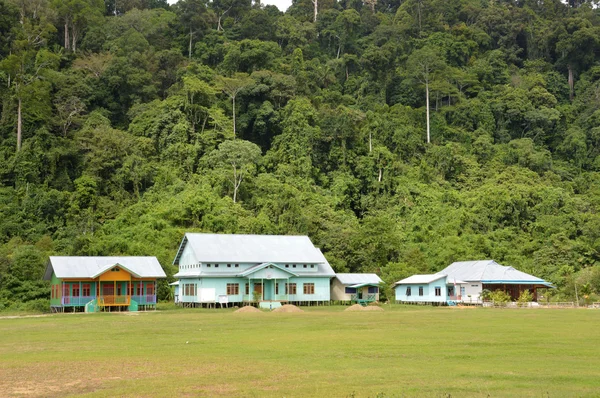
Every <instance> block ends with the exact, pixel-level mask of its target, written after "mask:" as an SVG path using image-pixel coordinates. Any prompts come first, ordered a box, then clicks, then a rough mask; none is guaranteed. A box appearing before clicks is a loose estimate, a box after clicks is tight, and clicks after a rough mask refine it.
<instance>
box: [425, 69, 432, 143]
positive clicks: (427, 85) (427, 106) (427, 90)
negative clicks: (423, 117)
mask: <svg viewBox="0 0 600 398" xmlns="http://www.w3.org/2000/svg"><path fill="white" fill-rule="evenodd" d="M425 109H426V110H427V143H428V144H429V143H431V136H430V133H429V81H426V82H425Z"/></svg>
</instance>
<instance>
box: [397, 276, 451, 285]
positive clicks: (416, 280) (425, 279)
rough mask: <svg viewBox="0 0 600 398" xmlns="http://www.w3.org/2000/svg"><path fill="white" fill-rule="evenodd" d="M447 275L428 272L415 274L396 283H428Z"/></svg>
mask: <svg viewBox="0 0 600 398" xmlns="http://www.w3.org/2000/svg"><path fill="white" fill-rule="evenodd" d="M445 277H446V275H441V274H428V275H413V276H409V277H408V278H404V279H402V280H401V281H398V282H396V285H418V284H427V283H431V282H433V281H437V280H438V279H441V278H445Z"/></svg>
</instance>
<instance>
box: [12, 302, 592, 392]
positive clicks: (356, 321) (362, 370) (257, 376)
mask: <svg viewBox="0 0 600 398" xmlns="http://www.w3.org/2000/svg"><path fill="white" fill-rule="evenodd" d="M385 308H386V311H385V312H359V313H350V312H342V309H343V308H342V307H321V308H311V309H307V312H305V313H303V314H285V313H261V314H233V313H232V310H228V309H225V310H220V309H219V310H178V311H158V312H154V313H141V314H139V315H118V314H89V315H88V314H76V315H73V314H65V315H54V316H47V317H40V318H20V319H0V336H1V339H0V385H3V387H2V391H3V392H2V393H0V394H1V395H5V394H8V395H15V396H22V395H25V394H27V396H36V395H38V396H66V395H89V396H227V397H229V396H235V397H237V396H244V397H265V396H277V397H311V396H312V397H347V396H355V397H375V396H377V395H378V394H380V396H386V397H388V396H389V397H392V396H393V397H414V396H425V397H432V396H433V397H446V396H448V395H451V396H453V397H464V396H476V397H487V396H491V397H500V396H505V397H508V396H510V397H516V396H519V397H523V396H531V397H548V396H549V397H565V396H577V397H579V396H598V395H599V394H600V377H599V370H598V369H600V333H598V330H600V312H598V311H595V310H544V309H522V310H499V309H452V308H425V307H403V306H393V307H391V308H390V307H385Z"/></svg>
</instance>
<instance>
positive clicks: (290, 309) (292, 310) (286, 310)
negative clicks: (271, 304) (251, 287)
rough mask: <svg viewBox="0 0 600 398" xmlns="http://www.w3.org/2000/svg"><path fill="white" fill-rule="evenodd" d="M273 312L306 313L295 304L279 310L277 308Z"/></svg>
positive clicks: (284, 306)
mask: <svg viewBox="0 0 600 398" xmlns="http://www.w3.org/2000/svg"><path fill="white" fill-rule="evenodd" d="M273 312H304V311H303V310H301V309H300V308H298V307H296V306H295V305H293V304H285V305H282V306H281V307H279V308H275V309H274V310H273Z"/></svg>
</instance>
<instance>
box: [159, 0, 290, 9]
mask: <svg viewBox="0 0 600 398" xmlns="http://www.w3.org/2000/svg"><path fill="white" fill-rule="evenodd" d="M177 1H178V0H167V2H168V3H169V4H175V3H177ZM260 2H261V3H262V4H272V5H274V6H277V8H279V11H284V12H285V10H287V9H288V7H289V6H291V5H292V0H261V1H260Z"/></svg>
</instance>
